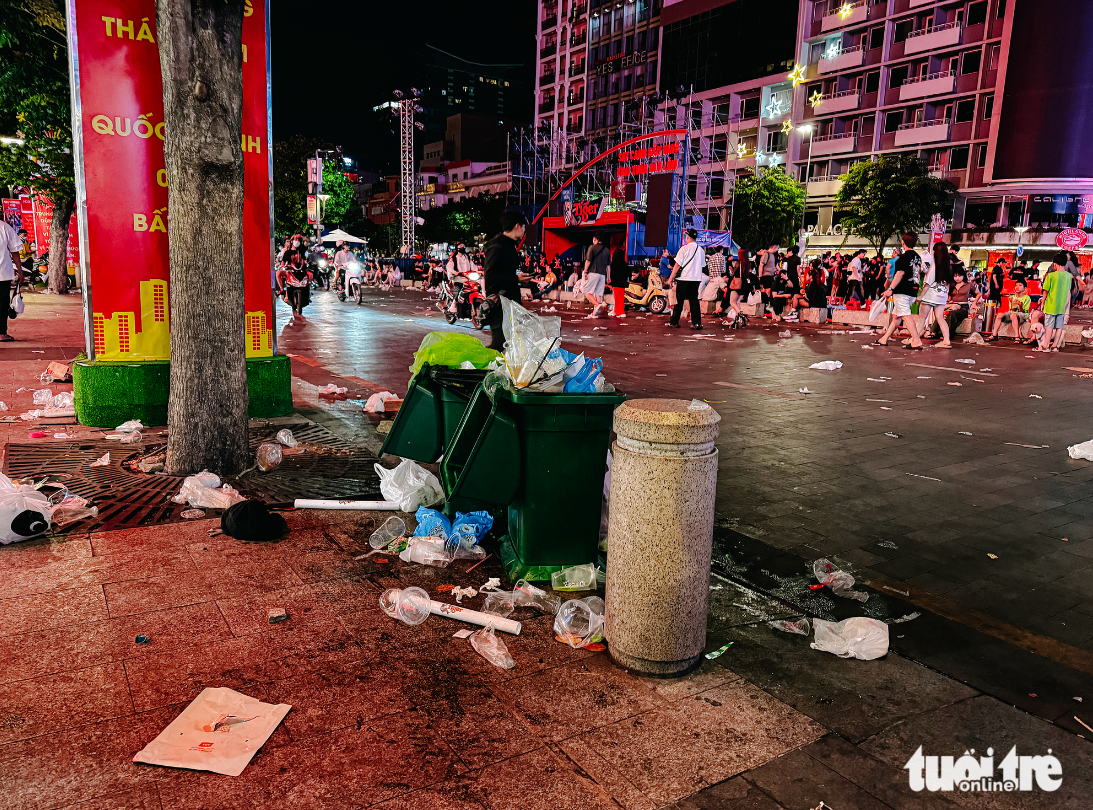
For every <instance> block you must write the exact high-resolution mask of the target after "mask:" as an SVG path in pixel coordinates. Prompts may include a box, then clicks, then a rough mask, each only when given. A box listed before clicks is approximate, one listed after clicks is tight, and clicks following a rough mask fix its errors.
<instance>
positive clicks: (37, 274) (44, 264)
mask: <svg viewBox="0 0 1093 810" xmlns="http://www.w3.org/2000/svg"><path fill="white" fill-rule="evenodd" d="M23 283H24V284H30V285H31V286H32V287H33V286H34V285H35V284H44V285H47V286H48V285H49V254H48V253H43V254H42V255H41V256H39V257H38V258H37V259H35V260H34V261H33V263H32V264H31V267H30V269H27V268H26V267H24V268H23ZM75 286H76V280H75V278H73V277H72V276H70V275H68V274H67V273H66V274H65V289H67V290H71V289H73V288H74V287H75Z"/></svg>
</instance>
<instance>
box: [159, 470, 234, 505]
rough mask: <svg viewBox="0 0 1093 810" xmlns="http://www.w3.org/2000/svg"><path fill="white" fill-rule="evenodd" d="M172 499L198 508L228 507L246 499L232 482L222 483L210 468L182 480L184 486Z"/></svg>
mask: <svg viewBox="0 0 1093 810" xmlns="http://www.w3.org/2000/svg"><path fill="white" fill-rule="evenodd" d="M171 500H172V501H173V502H174V503H179V504H182V503H185V504H189V505H190V506H194V507H197V508H198V509H227V508H228V507H229V506H232V505H233V504H237V503H239V502H241V501H244V500H246V498H244V497H243V496H242V495H240V494H239V491H238V490H237V489H235V488H233V487H232V486H231V485H230V484H223V485H221V482H220V476H218V475H217V474H216V473H211V472H209V471H208V470H202V471H201V472H199V473H198V474H197V475H191V476H188V477H187V478H186V479H185V480H184V481H183V482H182V488H181V489H180V490H179V492H178V494H177V495H175V496H174V497H173V498H171Z"/></svg>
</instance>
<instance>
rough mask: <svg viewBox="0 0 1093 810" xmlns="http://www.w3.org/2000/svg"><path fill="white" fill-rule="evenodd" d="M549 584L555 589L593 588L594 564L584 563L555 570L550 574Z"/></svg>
mask: <svg viewBox="0 0 1093 810" xmlns="http://www.w3.org/2000/svg"><path fill="white" fill-rule="evenodd" d="M550 586H551V587H552V588H553V589H554V590H556V591H592V590H595V589H596V566H594V565H592V563H586V564H584V565H574V566H571V567H569V568H563V569H562V570H561V571H555V572H554V573H552V574H551V575H550Z"/></svg>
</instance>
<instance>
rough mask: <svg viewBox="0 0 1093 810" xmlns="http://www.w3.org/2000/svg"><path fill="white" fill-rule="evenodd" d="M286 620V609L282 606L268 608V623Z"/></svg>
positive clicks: (278, 622)
mask: <svg viewBox="0 0 1093 810" xmlns="http://www.w3.org/2000/svg"><path fill="white" fill-rule="evenodd" d="M287 621H288V611H287V610H285V609H284V608H270V609H269V623H270V624H280V623H281V622H287Z"/></svg>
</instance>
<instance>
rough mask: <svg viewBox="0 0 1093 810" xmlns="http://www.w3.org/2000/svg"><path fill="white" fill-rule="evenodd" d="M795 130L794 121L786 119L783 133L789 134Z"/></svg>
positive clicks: (783, 124) (783, 123)
mask: <svg viewBox="0 0 1093 810" xmlns="http://www.w3.org/2000/svg"><path fill="white" fill-rule="evenodd" d="M792 131H793V122H792V121H789V120H786V121H783V122H782V133H783V134H785V135H788V134H789V133H791V132H792Z"/></svg>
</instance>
